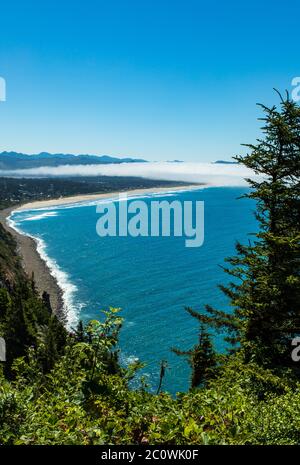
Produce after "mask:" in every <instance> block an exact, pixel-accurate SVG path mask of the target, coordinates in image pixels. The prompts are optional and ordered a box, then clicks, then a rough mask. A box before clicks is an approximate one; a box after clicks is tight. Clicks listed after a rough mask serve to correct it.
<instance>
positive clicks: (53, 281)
mask: <svg viewBox="0 0 300 465" xmlns="http://www.w3.org/2000/svg"><path fill="white" fill-rule="evenodd" d="M204 186H205V185H204V184H198V185H195V184H192V185H186V186H174V187H171V186H170V187H156V188H148V189H147V188H146V189H132V190H126V191H123V192H122V193H123V194H124V193H126V194H127V195H128V197H129V198H130V196H133V195H140V196H143V194H160V193H161V194H164V193H170V192H184V191H191V190H199V189H201V188H203V187H204ZM119 193H121V192H109V193H102V194H86V195H76V196H70V197H61V198H58V199H50V200H39V201H34V202H28V203H25V204H23V205H20V206H14V207H9V208H6V209H4V210H0V222H1V224H2V225H3V227H4V228H5V229H6V231H8V232H9V233H10V234H12V236H13V237H14V239H15V240H16V243H17V252H18V254H19V255H20V257H21V259H22V266H23V269H24V270H25V272H26V274H27V275H28V276H29V278H30V277H31V276H32V273H33V274H34V278H35V284H36V289H37V291H38V293H39V295H40V296H41V295H42V294H43V292H44V291H46V292H47V293H48V294H49V296H50V303H51V307H52V310H53V313H55V314H56V315H58V316H61V317H67V316H68V308H67V304H66V302H65V300H64V289H63V287H62V286H61V285H60V283H59V280H58V279H57V278H56V277H55V276H54V273H53V270H51V269H50V267H49V266H48V264H47V262H46V261H45V259H44V258H43V257H42V256H41V254H40V253H39V251H38V241H37V240H36V239H35V238H33V237H31V236H28V235H26V234H23V233H21V232H19V231H17V230H16V229H14V228H13V227H12V226H11V225H10V224H9V223H8V220H9V217H10V215H11V214H12V213H13V212H15V211H25V210H35V209H36V210H38V209H43V208H49V207H57V206H63V205H70V204H79V203H84V202H87V201H96V200H98V199H99V200H102V199H110V198H112V197H114V196H117V195H118V194H119ZM67 319H68V318H67Z"/></svg>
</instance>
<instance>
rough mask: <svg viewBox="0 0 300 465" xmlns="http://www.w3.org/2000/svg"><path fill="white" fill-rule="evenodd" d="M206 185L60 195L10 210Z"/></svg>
mask: <svg viewBox="0 0 300 465" xmlns="http://www.w3.org/2000/svg"><path fill="white" fill-rule="evenodd" d="M204 186H206V185H205V184H191V185H189V184H187V185H186V186H174V187H171V186H170V187H150V188H145V189H132V190H126V191H118V192H107V193H105V194H85V195H81V194H80V195H73V196H70V197H60V198H58V199H49V200H36V201H34V202H28V203H25V204H23V205H21V206H20V207H17V208H14V209H13V210H12V211H23V210H35V209H40V208H48V207H57V206H60V205H69V204H72V203H80V202H88V201H95V200H102V199H110V198H111V197H114V196H117V195H119V194H120V193H122V194H127V195H128V196H129V197H130V196H132V195H141V196H142V195H143V194H160V193H162V194H163V193H168V192H183V191H190V190H199V189H201V188H203V187H204Z"/></svg>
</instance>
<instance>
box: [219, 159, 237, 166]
mask: <svg viewBox="0 0 300 465" xmlns="http://www.w3.org/2000/svg"><path fill="white" fill-rule="evenodd" d="M213 163H217V164H220V165H238V162H237V161H227V160H217V161H214V162H213Z"/></svg>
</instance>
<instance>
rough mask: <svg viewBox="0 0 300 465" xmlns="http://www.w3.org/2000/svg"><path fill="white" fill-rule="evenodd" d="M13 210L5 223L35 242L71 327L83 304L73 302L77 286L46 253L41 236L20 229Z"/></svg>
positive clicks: (67, 322)
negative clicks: (60, 292) (56, 287)
mask: <svg viewBox="0 0 300 465" xmlns="http://www.w3.org/2000/svg"><path fill="white" fill-rule="evenodd" d="M13 215H14V212H12V213H11V215H10V216H9V217H8V219H7V223H8V224H9V226H10V227H11V228H13V229H14V230H15V231H17V232H18V233H19V234H23V235H25V236H28V237H30V238H31V239H33V240H34V241H35V243H36V248H37V252H38V254H39V255H40V257H41V258H42V260H44V262H45V263H46V265H47V267H48V269H49V272H50V274H51V275H52V276H53V278H54V279H55V280H56V282H57V284H58V286H59V288H60V289H61V291H62V299H63V306H64V308H63V309H64V313H65V315H66V319H67V321H66V326H67V328H69V329H70V328H72V327H74V325H76V323H77V322H78V315H79V314H80V311H81V309H82V308H83V306H84V304H83V303H79V302H76V304H75V295H76V292H77V286H75V284H73V283H72V282H71V280H70V277H69V275H68V273H66V272H65V271H63V270H62V269H61V268H60V267H59V265H58V264H57V262H56V261H55V260H54V259H53V258H51V257H49V255H48V254H47V246H46V243H45V241H44V240H43V239H42V238H41V237H37V236H33V235H31V234H28V233H25V232H24V231H22V230H21V229H20V228H19V227H18V226H17V225H19V224H20V223H16V222H15V221H14V220H13Z"/></svg>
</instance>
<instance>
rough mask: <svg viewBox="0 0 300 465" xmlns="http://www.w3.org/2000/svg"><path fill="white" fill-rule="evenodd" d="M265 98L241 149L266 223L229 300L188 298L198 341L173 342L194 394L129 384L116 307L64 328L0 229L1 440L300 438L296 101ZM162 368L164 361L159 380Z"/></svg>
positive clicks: (232, 267)
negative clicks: (201, 303) (204, 302)
mask: <svg viewBox="0 0 300 465" xmlns="http://www.w3.org/2000/svg"><path fill="white" fill-rule="evenodd" d="M262 109H263V111H264V127H263V128H262V132H263V137H262V138H261V139H260V140H259V141H258V142H257V143H256V145H249V146H248V151H249V153H248V154H247V155H246V156H244V157H237V161H238V162H239V163H243V164H245V165H246V166H247V167H249V168H251V169H253V170H254V171H255V172H256V173H259V174H261V175H263V177H262V178H261V179H260V180H259V181H255V182H253V181H249V182H250V184H251V192H250V194H247V195H248V196H249V197H251V198H254V199H255V200H256V202H257V212H256V215H257V218H258V221H259V223H260V230H259V233H258V234H257V235H256V236H252V237H251V240H250V241H249V244H248V245H247V246H242V245H241V244H237V253H236V256H235V257H231V258H230V259H228V260H227V265H226V266H225V272H226V273H229V274H230V276H231V278H232V282H231V283H230V284H229V286H227V287H224V286H221V288H222V290H223V291H224V293H225V295H226V297H227V298H228V299H229V302H230V305H231V308H232V311H231V312H225V311H222V310H220V309H214V308H212V307H210V306H207V307H206V308H205V309H204V310H203V312H202V313H196V312H194V311H193V309H188V311H189V313H190V314H191V316H192V317H195V318H197V319H198V320H199V323H200V330H199V343H198V344H197V345H196V346H195V347H193V348H191V350H190V351H187V352H182V351H181V350H180V348H176V349H174V350H175V351H176V352H177V353H178V355H179V356H185V357H187V359H188V362H189V363H190V365H191V371H192V377H191V389H190V391H189V392H187V393H179V394H178V395H177V397H176V398H172V397H171V396H169V395H168V394H167V393H164V392H163V383H162V389H158V393H157V394H151V393H150V392H149V390H148V386H147V384H146V382H145V380H144V379H143V378H141V379H140V380H139V384H140V386H139V387H138V388H133V387H132V385H131V383H130V381H131V380H132V378H133V377H136V376H138V369H139V367H140V365H139V364H138V363H135V364H133V365H131V366H129V367H126V368H124V367H122V366H121V365H120V362H119V360H120V357H119V352H118V336H119V331H120V330H121V326H122V318H121V317H120V313H119V311H118V310H117V309H109V310H106V311H105V312H104V313H102V312H100V309H99V321H91V322H90V323H88V324H87V325H86V326H84V325H83V324H82V323H79V324H78V327H77V328H74V330H73V331H71V332H68V333H67V332H66V330H65V329H64V326H63V322H61V321H59V319H58V318H57V317H56V316H55V315H53V314H52V312H51V309H50V308H49V306H48V305H47V299H46V298H45V299H44V301H43V300H41V299H40V298H39V297H38V296H37V294H36V291H35V288H34V282H33V281H32V280H30V279H29V278H28V277H26V276H25V275H24V274H23V272H22V271H21V269H20V265H19V259H18V257H17V255H16V251H15V244H14V242H13V240H12V238H11V237H10V236H9V234H8V233H7V232H5V231H4V230H3V228H1V229H0V233H1V243H0V335H2V336H3V337H4V338H5V340H6V342H7V349H8V360H7V362H5V363H2V373H1V375H0V376H1V377H0V443H1V444H299V443H300V383H299V381H300V380H299V363H300V362H297V358H296V359H295V358H292V356H291V354H292V349H293V346H292V341H293V339H294V338H295V337H297V336H299V335H300V324H299V323H300V322H299V319H300V318H299V316H300V310H299V309H300V305H299V304H300V276H299V263H300V216H299V211H300V208H299V206H300V187H299V176H300V108H299V106H297V105H296V104H295V103H294V102H292V101H291V100H290V99H289V98H288V97H287V98H285V99H283V98H281V102H280V108H279V109H277V108H276V107H273V108H266V107H262ZM233 240H234V238H233ZM162 324H166V322H162ZM178 330H180V328H179V329H178ZM212 331H221V333H222V334H224V333H225V334H226V340H227V343H228V347H229V350H228V352H227V353H226V354H219V353H216V352H215V350H214V347H213V344H212V342H211V334H212ZM166 337H168V334H167V331H166ZM170 349H171V348H170ZM163 373H164V370H163V365H162V370H161V378H162V381H163Z"/></svg>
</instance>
